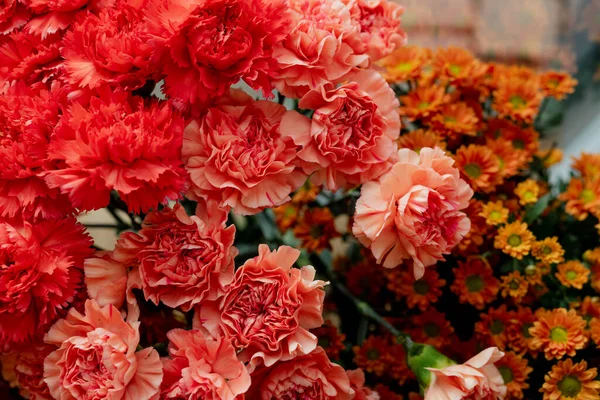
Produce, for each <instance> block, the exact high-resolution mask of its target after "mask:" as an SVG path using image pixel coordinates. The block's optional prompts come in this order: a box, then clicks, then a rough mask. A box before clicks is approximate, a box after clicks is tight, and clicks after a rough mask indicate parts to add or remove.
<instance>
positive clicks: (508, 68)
mask: <svg viewBox="0 0 600 400" xmlns="http://www.w3.org/2000/svg"><path fill="white" fill-rule="evenodd" d="M496 78H497V79H498V80H513V81H528V82H535V83H539V76H538V74H537V72H536V71H535V70H534V69H533V68H530V67H526V66H524V65H503V66H502V67H501V68H498V69H497V74H496Z"/></svg>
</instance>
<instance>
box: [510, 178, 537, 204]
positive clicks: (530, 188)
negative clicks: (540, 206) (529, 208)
mask: <svg viewBox="0 0 600 400" xmlns="http://www.w3.org/2000/svg"><path fill="white" fill-rule="evenodd" d="M515 195H517V197H518V198H519V203H521V205H523V206H524V205H527V204H532V203H535V202H537V201H538V200H539V195H540V185H538V183H537V182H536V181H535V180H533V179H526V180H524V181H523V182H520V183H519V184H518V185H517V187H516V188H515Z"/></svg>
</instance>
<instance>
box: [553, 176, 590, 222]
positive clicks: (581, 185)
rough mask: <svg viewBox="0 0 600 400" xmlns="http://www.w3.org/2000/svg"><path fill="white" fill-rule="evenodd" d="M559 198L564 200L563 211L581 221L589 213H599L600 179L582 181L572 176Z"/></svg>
mask: <svg viewBox="0 0 600 400" xmlns="http://www.w3.org/2000/svg"><path fill="white" fill-rule="evenodd" d="M559 199H560V200H563V201H566V202H567V204H566V206H565V211H566V212H567V213H568V214H570V215H572V216H574V217H575V218H577V219H578V220H580V221H583V220H584V219H586V218H587V217H588V215H589V214H590V213H591V214H593V215H596V216H598V215H600V179H594V180H588V181H584V180H583V179H579V178H573V179H571V181H570V182H569V186H568V187H567V191H566V192H564V193H561V194H560V196H559Z"/></svg>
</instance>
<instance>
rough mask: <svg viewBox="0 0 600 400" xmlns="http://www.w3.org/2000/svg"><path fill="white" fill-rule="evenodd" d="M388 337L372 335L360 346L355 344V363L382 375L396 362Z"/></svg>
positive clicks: (370, 371) (372, 372)
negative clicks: (391, 352)
mask: <svg viewBox="0 0 600 400" xmlns="http://www.w3.org/2000/svg"><path fill="white" fill-rule="evenodd" d="M390 347H391V343H390V340H389V339H388V338H387V337H384V336H375V335H370V336H369V337H367V338H366V339H365V340H364V342H362V344H361V345H360V346H354V347H353V348H352V351H354V363H355V364H356V365H357V366H358V367H359V368H362V369H364V370H365V371H367V372H368V373H371V374H375V375H377V376H382V375H383V374H384V373H385V372H386V371H387V369H388V367H389V365H390V364H391V363H393V362H394V360H393V357H392V355H391V354H390Z"/></svg>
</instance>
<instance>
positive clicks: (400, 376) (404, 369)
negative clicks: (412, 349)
mask: <svg viewBox="0 0 600 400" xmlns="http://www.w3.org/2000/svg"><path fill="white" fill-rule="evenodd" d="M388 351H389V353H390V356H391V358H392V359H393V361H392V362H391V363H390V364H388V365H387V367H388V370H387V371H386V372H387V375H389V376H390V378H392V379H394V380H395V381H396V382H398V384H399V385H404V382H406V381H407V380H409V379H415V375H414V374H413V372H412V371H411V369H410V368H409V367H408V364H407V363H406V351H405V350H404V346H402V345H401V344H399V343H397V342H396V340H395V339H391V347H390V348H389V350H388Z"/></svg>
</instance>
